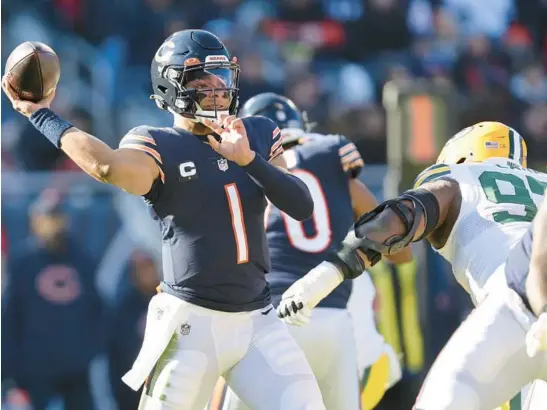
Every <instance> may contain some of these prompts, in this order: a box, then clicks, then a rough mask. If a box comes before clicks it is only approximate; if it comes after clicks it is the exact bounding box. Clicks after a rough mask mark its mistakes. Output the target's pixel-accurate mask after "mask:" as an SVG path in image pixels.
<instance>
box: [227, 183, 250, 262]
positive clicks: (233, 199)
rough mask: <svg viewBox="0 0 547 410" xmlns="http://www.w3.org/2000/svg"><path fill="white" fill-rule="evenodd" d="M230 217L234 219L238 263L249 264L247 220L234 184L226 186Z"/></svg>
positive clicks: (233, 226)
mask: <svg viewBox="0 0 547 410" xmlns="http://www.w3.org/2000/svg"><path fill="white" fill-rule="evenodd" d="M224 190H225V191H226V198H227V199H228V207H229V208H230V216H231V217H232V228H233V230H234V239H235V241H236V253H237V263H238V264H240V263H247V262H249V245H248V243H247V231H246V229H245V219H244V218H243V207H242V206H241V197H240V196H239V191H238V190H237V185H236V184H235V182H234V183H231V184H227V185H224Z"/></svg>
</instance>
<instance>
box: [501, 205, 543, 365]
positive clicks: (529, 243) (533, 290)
mask: <svg viewBox="0 0 547 410" xmlns="http://www.w3.org/2000/svg"><path fill="white" fill-rule="evenodd" d="M528 261H530V265H529V266H530V267H529V269H525V268H524V267H527V266H528ZM523 265H524V267H523ZM506 269H507V271H508V273H509V274H511V277H513V278H514V284H515V291H517V292H519V294H520V295H521V297H522V298H523V300H525V301H527V302H528V305H529V306H530V309H531V310H532V311H533V312H534V313H535V314H536V315H537V316H538V320H537V321H536V322H535V323H534V324H533V325H532V328H531V329H530V331H529V332H528V335H527V337H526V341H527V346H528V353H529V355H530V356H535V355H536V353H537V352H538V351H542V350H547V201H545V200H544V201H543V203H542V205H541V207H540V209H539V211H538V214H537V215H536V218H535V219H534V222H533V224H532V225H531V226H530V228H529V229H528V232H527V233H526V234H525V235H524V238H523V239H522V242H521V244H520V246H517V247H515V249H514V250H513V251H512V252H511V254H510V255H509V258H508V261H507V267H506Z"/></svg>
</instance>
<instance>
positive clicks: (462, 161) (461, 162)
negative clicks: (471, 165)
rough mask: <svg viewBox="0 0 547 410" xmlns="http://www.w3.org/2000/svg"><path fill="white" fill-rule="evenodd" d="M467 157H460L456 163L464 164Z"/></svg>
mask: <svg viewBox="0 0 547 410" xmlns="http://www.w3.org/2000/svg"><path fill="white" fill-rule="evenodd" d="M465 160H466V158H460V159H459V160H458V162H456V164H463V163H464V162H465Z"/></svg>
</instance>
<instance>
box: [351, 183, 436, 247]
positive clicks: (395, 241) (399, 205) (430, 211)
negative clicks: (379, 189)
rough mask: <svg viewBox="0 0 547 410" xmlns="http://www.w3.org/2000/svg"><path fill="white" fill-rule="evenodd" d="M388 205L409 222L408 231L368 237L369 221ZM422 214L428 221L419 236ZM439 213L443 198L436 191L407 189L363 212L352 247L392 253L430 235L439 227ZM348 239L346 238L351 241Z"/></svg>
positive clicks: (406, 229) (407, 224) (387, 207)
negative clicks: (375, 239)
mask: <svg viewBox="0 0 547 410" xmlns="http://www.w3.org/2000/svg"><path fill="white" fill-rule="evenodd" d="M404 201H410V202H412V206H409V205H407V204H406V203H405V202H404ZM386 209H390V210H391V211H393V212H395V214H396V215H397V216H398V217H399V218H400V219H401V221H402V222H403V224H404V225H405V233H404V234H403V235H394V236H392V237H390V238H388V239H386V240H385V241H384V242H377V241H373V240H371V239H369V238H367V237H366V235H367V228H368V227H367V223H369V222H370V221H372V220H374V219H375V218H376V217H377V216H378V215H379V214H380V213H382V212H383V211H384V210H386ZM422 216H423V218H424V222H425V229H424V232H423V233H422V235H420V237H418V238H416V237H415V236H416V231H417V230H418V227H419V225H420V220H421V218H422ZM439 217H440V210H439V202H438V201H437V198H436V197H435V195H433V194H432V193H431V192H429V191H428V190H426V189H413V190H410V191H406V192H405V193H403V194H402V195H400V196H399V197H397V198H394V199H390V200H388V201H385V202H383V203H382V204H380V205H378V206H377V207H376V208H375V209H373V210H372V211H370V212H368V213H366V214H364V215H363V216H361V217H360V218H359V219H358V220H357V222H355V225H354V232H355V238H353V239H352V240H350V243H349V244H350V246H351V248H353V249H356V248H359V249H360V250H362V251H363V252H366V251H367V250H368V251H370V250H372V251H375V252H378V253H380V254H382V255H391V254H394V253H397V252H398V251H400V250H401V249H402V248H405V247H406V246H408V245H409V244H410V243H411V242H415V241H419V240H421V239H423V238H425V237H426V236H428V235H429V234H430V233H431V232H433V231H434V230H435V228H436V227H437V224H438V222H439ZM347 239H348V238H346V240H345V242H347Z"/></svg>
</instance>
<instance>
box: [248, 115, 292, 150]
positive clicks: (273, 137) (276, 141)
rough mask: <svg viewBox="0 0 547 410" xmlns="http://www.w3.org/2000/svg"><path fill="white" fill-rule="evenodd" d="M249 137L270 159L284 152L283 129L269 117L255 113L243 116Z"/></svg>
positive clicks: (250, 141) (252, 143)
mask: <svg viewBox="0 0 547 410" xmlns="http://www.w3.org/2000/svg"><path fill="white" fill-rule="evenodd" d="M243 123H244V124H245V128H246V130H247V137H248V138H249V143H250V144H251V146H252V147H255V149H256V148H258V152H259V153H260V154H261V155H262V156H263V157H264V158H265V159H266V160H268V161H271V160H272V159H274V158H275V157H277V156H279V155H281V154H282V153H283V145H282V140H281V130H280V129H279V127H278V126H277V125H276V124H275V122H273V121H272V120H270V119H269V118H267V117H263V116H261V115H255V116H252V117H245V118H243Z"/></svg>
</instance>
